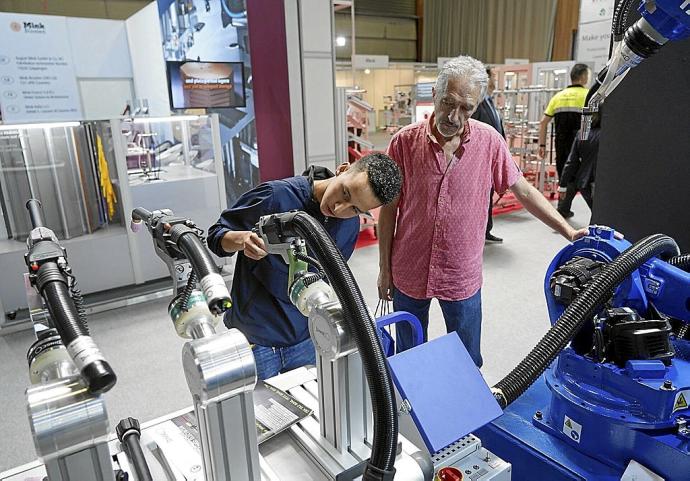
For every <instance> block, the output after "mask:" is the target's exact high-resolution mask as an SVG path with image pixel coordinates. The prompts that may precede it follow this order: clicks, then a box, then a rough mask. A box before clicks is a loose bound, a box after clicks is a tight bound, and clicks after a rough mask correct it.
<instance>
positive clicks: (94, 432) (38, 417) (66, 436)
mask: <svg viewBox="0 0 690 481" xmlns="http://www.w3.org/2000/svg"><path fill="white" fill-rule="evenodd" d="M26 396H27V401H28V411H29V424H30V425H31V431H32V433H33V438H34V444H35V446H36V452H37V453H38V455H39V456H40V457H41V458H43V460H44V461H45V460H48V459H52V458H55V457H58V456H65V455H67V454H69V453H73V452H76V451H80V450H82V449H85V448H87V447H90V446H93V445H94V444H96V443H98V442H105V437H106V436H107V434H108V413H107V412H106V409H105V404H104V403H103V400H102V399H101V398H100V396H94V395H93V394H90V393H89V392H88V389H87V387H86V386H85V385H84V384H83V381H82V380H81V378H80V377H79V376H71V377H68V378H65V379H60V380H58V381H55V382H52V383H50V384H43V385H40V386H35V387H31V388H29V389H27V391H26Z"/></svg>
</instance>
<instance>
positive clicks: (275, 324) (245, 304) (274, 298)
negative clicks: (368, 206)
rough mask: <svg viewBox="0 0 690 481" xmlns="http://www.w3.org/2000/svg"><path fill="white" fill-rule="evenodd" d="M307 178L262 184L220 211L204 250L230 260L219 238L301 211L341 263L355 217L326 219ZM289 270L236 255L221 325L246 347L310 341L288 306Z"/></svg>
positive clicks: (350, 245)
mask: <svg viewBox="0 0 690 481" xmlns="http://www.w3.org/2000/svg"><path fill="white" fill-rule="evenodd" d="M312 193H313V187H312V185H311V183H310V181H309V179H308V178H307V177H304V176H297V177H290V178H287V179H283V180H274V181H270V182H266V183H263V184H261V185H259V186H258V187H256V188H254V189H252V190H250V191H249V192H247V193H245V194H244V195H242V196H241V197H240V198H239V199H238V201H237V202H236V203H235V205H234V206H233V207H231V208H230V209H227V210H225V211H223V213H222V214H221V215H220V218H219V219H218V222H216V223H215V224H213V225H212V226H211V227H210V228H209V230H208V239H207V243H208V247H209V248H210V249H211V250H212V251H213V252H214V253H216V254H217V255H219V256H229V255H233V254H228V253H227V252H225V251H223V249H222V247H221V239H222V238H223V235H224V234H225V233H226V232H228V231H230V230H232V231H247V230H251V229H252V228H253V227H254V226H255V225H256V223H257V222H258V220H259V217H261V216H262V215H269V214H277V213H281V212H287V211H290V210H295V209H297V210H303V211H305V212H306V213H308V214H310V215H311V216H313V217H314V218H316V219H317V220H318V221H319V222H321V224H323V225H324V227H325V228H326V231H327V232H328V233H329V234H330V236H331V237H332V238H333V240H334V241H335V243H336V245H337V246H338V248H339V249H340V251H341V252H342V254H343V256H344V257H345V258H346V259H349V258H350V256H351V255H352V252H353V251H354V248H355V242H356V241H357V234H358V233H359V218H358V217H354V218H351V219H337V218H333V217H329V218H326V217H325V216H324V215H323V214H321V211H320V210H319V205H318V204H317V203H316V202H315V201H314V200H313V198H312ZM287 288H288V266H287V264H286V263H285V262H284V261H283V259H282V258H281V257H280V256H278V255H270V254H269V255H268V256H266V257H264V258H263V259H261V260H259V261H255V260H253V259H250V258H249V257H246V256H245V255H244V253H243V252H239V253H238V257H237V263H236V265H235V276H234V278H233V281H232V290H231V293H230V295H231V297H232V302H233V305H232V307H231V308H230V309H229V310H228V311H227V312H226V313H225V318H224V321H225V325H226V326H228V327H236V328H237V329H239V330H240V331H242V333H244V335H245V336H246V337H247V339H248V340H249V342H250V343H252V344H259V345H261V346H273V347H285V346H292V345H294V344H297V343H299V342H302V341H304V340H305V339H307V338H308V337H309V330H308V326H307V318H306V317H304V316H303V315H302V314H301V313H300V312H299V311H298V310H297V308H296V307H295V306H293V305H292V303H291V302H290V299H289V298H288V294H287Z"/></svg>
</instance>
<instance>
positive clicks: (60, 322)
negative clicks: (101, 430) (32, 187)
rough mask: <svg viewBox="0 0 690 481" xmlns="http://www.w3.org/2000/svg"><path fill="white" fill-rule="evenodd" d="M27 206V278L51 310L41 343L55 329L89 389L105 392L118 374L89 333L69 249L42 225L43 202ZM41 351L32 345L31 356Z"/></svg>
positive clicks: (46, 339) (95, 391)
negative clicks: (70, 263) (46, 329)
mask: <svg viewBox="0 0 690 481" xmlns="http://www.w3.org/2000/svg"><path fill="white" fill-rule="evenodd" d="M26 208H27V209H28V210H29V216H30V217H31V224H32V226H33V229H32V230H31V232H30V233H29V237H28V238H27V239H26V245H27V253H26V254H25V255H24V260H25V262H26V265H27V267H28V270H29V276H28V278H29V282H30V283H31V285H32V286H33V287H34V288H35V289H36V290H37V291H38V292H39V293H40V295H41V297H42V298H43V302H44V303H45V305H46V307H47V308H48V312H49V313H50V324H51V325H50V328H51V329H49V330H48V331H43V333H42V334H41V336H39V345H41V346H43V347H45V345H43V344H40V341H42V340H44V341H50V338H51V336H50V334H51V333H54V332H55V331H53V329H52V328H54V329H55V330H56V331H57V333H58V334H59V335H60V340H61V341H62V344H63V345H64V346H65V347H66V348H67V351H68V352H69V356H70V358H71V359H72V361H73V362H74V365H75V366H76V367H77V369H78V370H79V373H80V374H81V377H82V378H83V380H84V382H85V383H86V385H87V386H88V390H89V392H90V393H92V394H100V393H103V392H106V391H108V390H109V389H110V388H112V387H113V386H114V385H115V382H116V381H117V376H116V375H115V372H114V371H113V369H112V367H111V366H110V364H109V363H108V361H106V359H105V358H104V357H103V354H102V353H101V351H100V350H99V349H98V346H97V345H96V343H95V342H94V341H93V339H92V338H91V336H90V335H89V330H88V326H87V324H86V316H85V313H84V309H83V305H82V304H83V299H82V297H81V293H79V291H77V290H76V286H75V282H76V281H75V279H74V275H73V274H72V269H71V268H70V266H69V263H68V262H67V251H66V250H65V248H64V247H62V246H61V245H60V244H59V243H58V240H57V237H56V236H55V233H54V232H53V231H52V230H50V229H49V228H47V227H45V226H44V225H43V219H42V216H41V203H40V202H39V201H38V200H36V199H31V200H29V201H28V202H27V203H26ZM42 336H44V337H42ZM34 346H36V345H34ZM39 352H40V349H39V348H36V349H34V348H32V352H30V356H29V357H30V358H34V357H35V356H37V355H38V353H39Z"/></svg>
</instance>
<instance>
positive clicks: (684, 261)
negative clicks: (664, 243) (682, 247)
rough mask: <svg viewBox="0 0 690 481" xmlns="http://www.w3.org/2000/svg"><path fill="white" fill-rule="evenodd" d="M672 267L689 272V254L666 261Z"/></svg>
mask: <svg viewBox="0 0 690 481" xmlns="http://www.w3.org/2000/svg"><path fill="white" fill-rule="evenodd" d="M666 262H668V263H669V264H671V265H672V266H676V267H677V268H678V269H683V270H684V271H688V272H690V254H682V255H679V256H675V257H671V258H670V259H669V260H667V261H666Z"/></svg>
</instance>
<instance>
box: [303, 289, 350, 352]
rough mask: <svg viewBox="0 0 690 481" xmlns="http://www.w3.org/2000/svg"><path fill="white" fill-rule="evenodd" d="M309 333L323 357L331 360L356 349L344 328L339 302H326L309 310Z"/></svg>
mask: <svg viewBox="0 0 690 481" xmlns="http://www.w3.org/2000/svg"><path fill="white" fill-rule="evenodd" d="M309 334H310V335H311V338H312V340H313V341H314V346H316V350H317V351H318V352H319V354H321V355H322V356H323V357H324V359H327V360H330V361H332V360H334V359H338V358H340V357H343V356H347V355H348V354H351V353H353V352H355V351H356V350H357V344H356V342H355V339H354V338H353V337H352V335H351V334H350V333H349V332H348V331H347V330H346V329H345V321H344V320H343V311H342V307H341V306H340V303H339V302H328V303H326V304H322V305H320V306H317V307H315V308H314V309H312V310H311V313H310V314H309Z"/></svg>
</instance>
